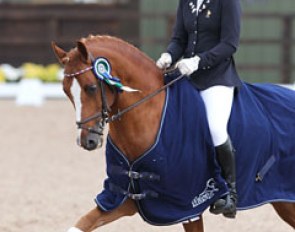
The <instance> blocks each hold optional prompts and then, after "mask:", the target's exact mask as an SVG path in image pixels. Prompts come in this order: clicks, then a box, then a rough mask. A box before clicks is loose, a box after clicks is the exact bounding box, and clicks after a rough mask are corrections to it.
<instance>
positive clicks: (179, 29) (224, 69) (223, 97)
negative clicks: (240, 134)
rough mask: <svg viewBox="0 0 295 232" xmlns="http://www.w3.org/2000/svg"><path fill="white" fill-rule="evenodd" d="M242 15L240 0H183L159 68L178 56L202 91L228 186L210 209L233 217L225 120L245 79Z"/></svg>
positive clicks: (232, 159) (233, 173) (232, 158)
mask: <svg viewBox="0 0 295 232" xmlns="http://www.w3.org/2000/svg"><path fill="white" fill-rule="evenodd" d="M240 17H241V7H240V1H239V0H179V5H178V10H177V18H176V24H175V26H174V32H173V36H172V38H171V41H170V43H169V46H168V48H167V52H165V53H163V54H162V55H161V57H160V58H159V59H158V61H157V66H158V67H159V68H161V69H165V68H167V67H169V66H171V65H172V64H174V63H176V62H177V61H178V63H177V64H176V67H177V68H178V69H179V71H180V72H181V73H182V74H185V75H187V76H190V77H189V79H190V80H191V83H192V84H193V85H194V86H195V87H196V88H197V89H198V90H199V91H200V95H201V97H202V99H203V101H204V104H205V109H206V114H207V119H208V123H209V129H210V133H211V137H212V141H213V144H214V146H215V150H216V154H217V161H218V163H219V165H220V167H221V170H222V175H223V177H224V179H225V181H226V182H227V184H228V187H229V189H230V191H229V194H228V195H227V196H225V197H224V198H222V199H219V200H217V201H216V202H215V203H214V204H213V205H212V206H211V208H210V211H211V212H212V213H214V214H220V213H223V215H224V216H226V217H229V218H234V217H235V215H236V204H237V192H236V167H235V153H234V149H233V146H232V144H231V140H230V137H229V135H228V132H227V124H228V120H229V117H230V113H231V108H232V102H233V97H234V90H235V88H236V87H239V86H240V85H241V80H240V78H239V76H238V74H237V71H236V68H235V62H234V58H233V54H234V53H235V52H236V50H237V48H238V45H239V37H240ZM181 58H183V59H181Z"/></svg>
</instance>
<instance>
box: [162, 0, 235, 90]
mask: <svg viewBox="0 0 295 232" xmlns="http://www.w3.org/2000/svg"><path fill="white" fill-rule="evenodd" d="M199 1H200V0H199ZM196 2H197V0H180V2H179V6H178V10H177V18H176V23H175V26H174V32H173V35H172V39H171V41H170V44H169V45H168V48H167V52H169V53H170V54H171V56H172V60H173V63H175V62H177V61H178V60H179V59H181V58H182V57H184V58H188V57H193V56H195V55H198V56H199V57H200V58H201V60H200V63H199V70H198V71H196V72H194V73H193V74H192V75H191V80H192V81H193V83H194V85H195V86H196V87H197V88H198V89H200V90H204V89H206V88H208V87H210V86H214V85H225V86H240V84H241V82H240V79H239V76H238V74H237V71H236V68H235V62H234V59H233V54H234V53H235V52H236V50H237V48H238V45H239V37H240V20H241V19H240V18H241V6H240V0H204V1H203V4H202V5H201V6H200V8H199V11H198V14H197V10H196Z"/></svg>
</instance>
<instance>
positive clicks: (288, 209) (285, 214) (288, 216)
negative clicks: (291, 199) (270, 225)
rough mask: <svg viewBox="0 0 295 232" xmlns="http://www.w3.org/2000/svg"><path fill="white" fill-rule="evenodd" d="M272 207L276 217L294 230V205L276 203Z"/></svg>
mask: <svg viewBox="0 0 295 232" xmlns="http://www.w3.org/2000/svg"><path fill="white" fill-rule="evenodd" d="M272 206H273V207H274V208H275V210H276V211H277V213H278V215H279V216H280V217H281V218H282V219H283V220H284V221H285V222H287V223H288V224H289V225H290V226H292V227H293V228H294V229H295V203H287V202H276V203H272Z"/></svg>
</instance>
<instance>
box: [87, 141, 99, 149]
mask: <svg viewBox="0 0 295 232" xmlns="http://www.w3.org/2000/svg"><path fill="white" fill-rule="evenodd" d="M86 143H87V144H86V146H87V149H88V150H94V149H95V148H96V147H97V142H96V141H95V140H93V139H88V140H87V142H86Z"/></svg>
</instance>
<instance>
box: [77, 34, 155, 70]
mask: <svg viewBox="0 0 295 232" xmlns="http://www.w3.org/2000/svg"><path fill="white" fill-rule="evenodd" d="M81 41H82V42H84V43H86V44H89V45H90V46H92V45H93V46H100V44H101V46H102V47H107V48H111V49H112V50H114V51H118V52H120V53H121V54H122V55H123V56H130V57H132V58H133V60H134V61H135V62H142V61H143V60H146V61H148V62H149V63H152V64H153V65H155V64H154V63H155V62H154V61H153V60H152V59H151V58H150V57H149V56H147V55H146V54H145V53H144V52H142V51H141V50H139V49H138V48H137V47H135V46H134V45H132V44H130V43H128V42H126V41H124V40H122V39H120V38H118V37H114V36H109V35H95V36H94V35H89V36H88V37H86V38H82V39H81Z"/></svg>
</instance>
